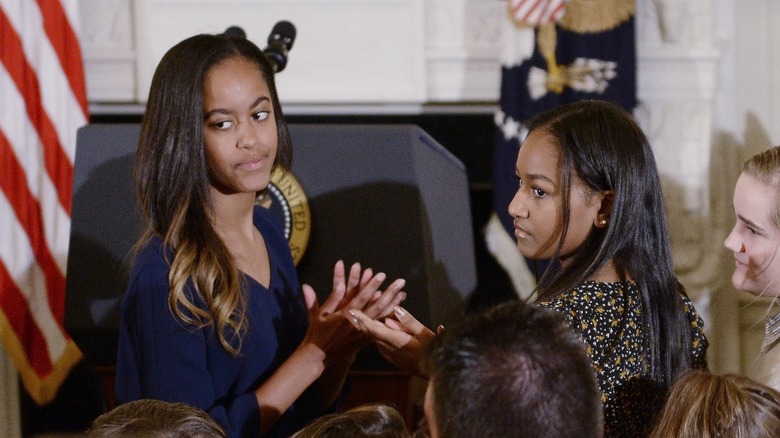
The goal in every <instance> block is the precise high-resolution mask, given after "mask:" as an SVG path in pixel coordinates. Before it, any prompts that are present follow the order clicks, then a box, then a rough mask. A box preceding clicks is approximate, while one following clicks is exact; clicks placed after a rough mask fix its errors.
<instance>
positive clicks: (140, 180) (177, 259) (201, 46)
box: [133, 34, 292, 355]
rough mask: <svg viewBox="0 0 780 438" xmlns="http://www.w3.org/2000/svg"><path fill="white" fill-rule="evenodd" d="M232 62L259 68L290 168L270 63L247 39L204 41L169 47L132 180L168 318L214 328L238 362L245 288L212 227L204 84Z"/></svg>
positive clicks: (282, 161)
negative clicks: (159, 258) (162, 268)
mask: <svg viewBox="0 0 780 438" xmlns="http://www.w3.org/2000/svg"><path fill="white" fill-rule="evenodd" d="M233 57H240V58H243V59H245V60H247V61H249V62H251V63H253V64H254V65H256V66H257V68H258V73H259V74H260V75H261V76H262V78H263V80H264V81H265V82H266V83H267V84H268V89H269V90H270V93H271V101H272V105H273V110H274V116H275V118H276V125H277V132H278V148H277V154H276V160H275V162H274V166H275V167H281V168H282V169H285V170H286V169H289V165H290V162H291V160H292V145H291V142H290V138H289V133H288V131H287V125H286V123H285V121H284V116H283V114H282V108H281V105H280V103H279V98H278V95H277V92H276V85H275V83H274V70H273V67H272V65H271V63H270V61H269V60H268V59H267V58H266V56H265V55H264V54H263V52H262V50H260V49H259V48H258V47H257V46H256V45H255V44H254V43H252V42H251V41H249V40H247V39H246V38H243V37H236V36H226V35H206V34H202V35H196V36H193V37H190V38H187V39H185V40H184V41H182V42H180V43H178V44H177V45H175V46H174V47H173V48H171V49H170V50H169V51H168V52H167V53H166V54H165V55H164V56H163V58H162V60H161V61H160V63H159V65H158V66H157V69H156V70H155V72H154V77H153V78H152V84H151V89H150V91H149V99H148V101H147V105H146V113H145V114H144V117H143V121H142V123H141V135H140V139H139V142H138V150H137V152H136V156H135V167H134V169H133V179H134V182H135V186H136V192H137V196H138V202H139V205H140V208H141V211H142V214H143V216H144V218H145V219H146V221H147V224H148V227H147V229H146V230H145V232H144V234H143V235H142V236H141V238H140V240H139V241H138V243H137V244H136V250H137V249H140V248H141V247H142V246H143V245H144V244H145V243H146V242H147V241H148V240H149V239H150V238H151V237H152V236H154V235H159V236H161V237H162V239H163V242H164V248H165V254H166V259H167V261H168V263H169V264H170V273H169V275H168V282H169V286H170V295H169V298H168V305H169V307H170V310H171V312H172V313H173V314H174V315H175V317H177V318H178V319H179V320H180V321H182V322H183V323H185V324H189V325H193V326H195V327H196V328H202V327H205V326H209V325H213V326H214V329H215V332H216V334H217V336H218V338H219V341H220V343H221V344H222V346H223V347H224V348H225V349H226V350H227V351H229V352H230V353H232V354H234V355H237V354H239V351H240V350H241V336H242V334H243V333H244V332H245V331H246V326H247V320H246V308H245V296H244V284H243V281H242V280H241V279H240V278H241V277H240V276H239V273H238V268H237V267H236V265H235V262H234V260H233V257H232V256H231V255H230V253H229V251H228V249H227V247H226V246H225V244H224V242H223V241H222V239H220V237H219V236H218V235H217V233H216V231H215V230H214V228H213V227H212V224H211V222H210V220H209V217H211V212H212V208H213V206H212V199H211V194H210V188H209V187H210V186H209V167H208V164H207V161H206V153H205V150H204V142H203V123H204V116H203V85H204V80H205V77H206V75H207V74H208V72H209V71H210V70H211V69H212V68H213V67H214V66H216V65H218V64H220V63H222V62H224V61H225V60H226V59H229V58H233Z"/></svg>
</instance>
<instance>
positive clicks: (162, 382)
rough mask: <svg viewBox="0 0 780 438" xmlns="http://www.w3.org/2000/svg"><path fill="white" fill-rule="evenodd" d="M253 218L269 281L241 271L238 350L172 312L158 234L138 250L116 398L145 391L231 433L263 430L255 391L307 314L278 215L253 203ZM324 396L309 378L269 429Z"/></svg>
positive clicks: (313, 413) (300, 415)
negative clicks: (201, 413)
mask: <svg viewBox="0 0 780 438" xmlns="http://www.w3.org/2000/svg"><path fill="white" fill-rule="evenodd" d="M254 224H255V227H257V229H258V230H259V231H260V233H261V234H262V235H263V238H264V239H265V242H266V246H267V248H268V255H269V258H270V264H271V280H270V285H269V288H268V289H266V288H265V287H263V286H262V285H260V284H259V283H258V282H256V281H255V280H254V279H252V278H251V277H249V276H244V280H245V283H246V285H247V286H248V299H247V303H248V310H247V317H248V322H249V328H248V331H247V332H246V334H245V335H244V337H243V342H242V345H241V352H240V355H238V356H233V355H231V354H230V353H229V352H227V351H226V350H225V349H224V348H223V347H222V345H221V344H220V343H219V340H218V339H217V337H216V335H215V333H214V331H213V329H212V328H210V327H207V328H203V329H198V330H195V329H194V328H193V327H192V326H184V325H183V324H182V323H181V322H180V321H179V320H178V319H175V318H174V316H173V315H172V313H171V311H170V310H169V307H168V293H169V287H168V272H169V266H168V263H167V262H166V261H165V258H164V255H163V246H162V240H161V239H160V238H159V237H154V238H152V239H151V240H150V241H149V243H148V244H147V245H146V246H145V247H144V248H143V249H142V250H141V251H140V252H139V254H138V256H137V258H136V261H135V263H134V267H133V271H132V274H131V276H130V282H129V286H128V288H127V292H126V293H125V296H124V298H123V301H122V311H121V312H122V313H121V322H120V328H119V348H118V353H117V367H116V396H117V401H118V402H119V403H125V402H129V401H132V400H137V399H142V398H153V399H160V400H166V401H171V402H183V403H187V404H190V405H193V406H196V407H199V408H201V409H203V410H205V411H206V412H208V413H209V415H211V416H212V417H213V418H214V419H215V420H216V421H217V422H219V423H220V424H222V425H223V427H225V429H226V430H227V431H228V434H229V436H231V437H253V436H254V437H256V436H260V422H261V421H262V419H261V418H260V412H259V407H258V404H257V399H256V397H255V393H254V390H255V389H256V388H257V387H258V386H260V385H261V384H262V383H263V382H264V381H265V380H266V379H268V377H269V376H270V375H271V374H273V373H274V371H276V369H277V368H279V366H280V365H281V364H282V363H283V362H284V361H285V360H286V359H287V358H288V357H289V356H290V354H291V353H292V352H293V351H294V350H295V348H296V347H297V346H298V345H299V344H300V342H301V340H302V339H303V337H304V335H305V333H306V329H307V326H308V317H307V312H306V308H305V304H304V301H303V298H302V296H301V294H300V291H299V288H298V278H297V275H296V271H295V265H294V264H293V261H292V256H291V254H290V249H289V246H288V243H287V241H286V239H285V238H284V237H283V235H282V233H281V230H280V226H279V223H278V220H277V219H276V218H275V217H274V216H272V214H271V213H270V212H268V211H267V210H266V209H264V208H260V207H256V208H255V213H254ZM242 275H243V274H242ZM321 401H322V399H321V396H320V394H319V393H318V391H317V385H312V386H311V387H310V388H309V390H307V391H306V392H305V393H304V394H303V395H302V396H301V397H299V398H298V400H297V401H296V402H295V403H294V404H293V406H292V407H291V408H290V409H289V410H288V411H287V412H285V413H284V415H283V416H282V417H281V418H280V419H279V420H278V421H277V423H276V424H275V425H274V426H273V428H272V429H271V430H270V431H268V433H267V434H266V436H269V437H276V436H279V437H286V436H289V435H290V434H291V433H293V432H294V431H296V430H298V429H300V428H301V427H302V426H303V425H304V424H306V423H307V422H309V421H310V420H312V419H313V418H315V417H317V416H318V415H320V414H321V413H322V409H321Z"/></svg>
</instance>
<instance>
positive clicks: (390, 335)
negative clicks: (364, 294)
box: [349, 310, 412, 348]
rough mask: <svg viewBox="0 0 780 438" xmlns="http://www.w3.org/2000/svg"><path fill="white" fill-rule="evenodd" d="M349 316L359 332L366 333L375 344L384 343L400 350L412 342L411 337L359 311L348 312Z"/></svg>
mask: <svg viewBox="0 0 780 438" xmlns="http://www.w3.org/2000/svg"><path fill="white" fill-rule="evenodd" d="M349 315H350V316H351V317H352V321H353V323H355V322H356V323H357V326H358V328H360V330H361V331H363V332H366V333H368V334H369V335H370V336H371V337H372V338H373V339H374V340H376V341H377V342H384V343H387V344H390V345H393V346H395V348H401V347H403V346H404V345H406V344H407V343H409V341H411V340H412V336H411V335H409V334H408V333H405V332H403V331H400V330H393V329H392V328H390V327H388V326H386V325H385V324H383V323H381V322H379V321H377V320H374V319H371V318H369V317H368V316H366V315H365V314H364V313H363V312H361V311H359V310H350V311H349Z"/></svg>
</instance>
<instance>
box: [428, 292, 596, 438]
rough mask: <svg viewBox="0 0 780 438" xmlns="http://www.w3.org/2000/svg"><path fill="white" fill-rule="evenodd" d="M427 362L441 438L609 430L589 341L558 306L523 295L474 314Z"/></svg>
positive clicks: (434, 428)
mask: <svg viewBox="0 0 780 438" xmlns="http://www.w3.org/2000/svg"><path fill="white" fill-rule="evenodd" d="M425 367H426V371H428V375H429V376H430V380H429V381H428V390H427V394H426V406H425V409H426V418H427V419H428V425H429V428H430V430H431V432H432V436H434V437H438V438H471V437H480V438H488V437H496V438H499V437H508V436H514V437H556V438H593V437H601V436H602V434H603V423H602V406H601V399H600V396H599V391H598V387H597V385H596V377H595V374H594V372H593V366H592V365H591V361H590V358H589V357H588V354H587V352H586V350H585V345H584V343H583V342H582V340H581V339H580V337H579V336H578V335H577V334H576V333H574V332H573V331H572V330H570V329H569V326H568V325H567V324H566V322H565V320H564V319H563V317H562V316H561V315H560V314H559V313H557V312H555V311H553V310H549V309H545V308H541V307H538V306H536V305H533V304H528V303H525V302H522V301H516V302H510V303H505V304H500V305H497V306H496V307H493V308H491V309H489V310H487V311H484V312H480V313H476V314H471V315H468V316H467V317H466V318H465V319H464V320H463V322H462V323H461V324H459V325H458V326H456V327H454V328H451V329H450V328H448V329H447V330H445V331H443V332H442V333H441V334H439V335H437V336H436V337H435V338H434V339H433V340H432V341H431V343H430V344H429V345H428V356H427V359H426V362H425ZM429 412H430V415H429ZM429 417H432V418H429Z"/></svg>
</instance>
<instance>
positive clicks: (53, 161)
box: [0, 0, 88, 404]
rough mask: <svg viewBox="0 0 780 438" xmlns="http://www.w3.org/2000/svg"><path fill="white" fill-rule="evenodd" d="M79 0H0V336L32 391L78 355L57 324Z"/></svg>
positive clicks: (39, 394) (79, 76)
mask: <svg viewBox="0 0 780 438" xmlns="http://www.w3.org/2000/svg"><path fill="white" fill-rule="evenodd" d="M77 8H78V0H0V157H1V158H0V340H2V343H3V346H4V347H5V348H6V350H7V352H8V354H9V355H10V357H11V359H12V360H13V362H14V364H15V365H16V367H17V368H18V370H19V373H20V375H21V377H22V382H23V383H24V385H25V388H26V389H27V391H28V392H29V393H30V395H31V396H32V398H33V399H34V400H36V401H37V402H38V403H41V404H43V403H46V402H48V401H50V400H51V399H53V398H54V396H55V395H56V391H57V389H58V388H59V385H60V383H62V381H63V380H64V379H65V377H66V376H67V374H68V372H69V370H70V368H71V367H72V366H73V365H75V364H76V363H77V362H78V361H79V360H80V358H81V354H80V352H79V351H78V348H76V346H75V345H74V344H73V341H72V340H71V339H70V338H69V337H68V335H67V334H66V333H65V330H64V328H63V318H64V311H65V267H66V260H67V252H68V242H69V237H70V236H69V235H70V214H71V191H72V187H73V160H74V155H75V148H76V131H77V129H78V128H79V127H81V126H83V125H85V124H86V123H87V121H88V112H87V100H86V88H85V82H84V72H83V65H82V60H81V51H80V48H79V43H78V38H77V35H76V32H75V30H74V29H75V25H76V24H77V23H78V13H77V12H78V9H77Z"/></svg>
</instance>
